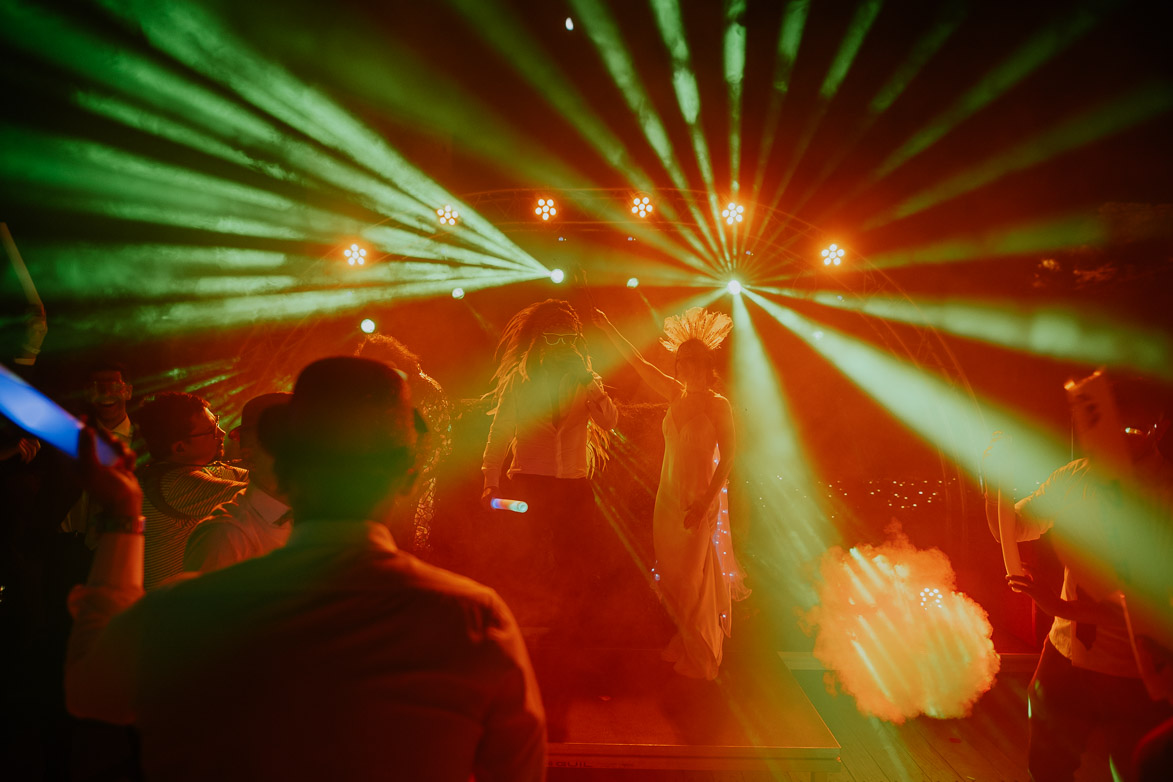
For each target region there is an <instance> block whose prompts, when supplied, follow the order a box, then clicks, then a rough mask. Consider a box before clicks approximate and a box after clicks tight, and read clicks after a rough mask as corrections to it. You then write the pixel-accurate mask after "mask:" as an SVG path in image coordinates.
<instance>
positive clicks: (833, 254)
mask: <svg viewBox="0 0 1173 782" xmlns="http://www.w3.org/2000/svg"><path fill="white" fill-rule="evenodd" d="M842 262H843V248H842V247H840V246H839V245H837V244H833V245H831V246H830V247H828V248H827V249H826V250H823V265H824V266H830V265H831V264H834V265H836V266H838V265H839V264H841V263H842Z"/></svg>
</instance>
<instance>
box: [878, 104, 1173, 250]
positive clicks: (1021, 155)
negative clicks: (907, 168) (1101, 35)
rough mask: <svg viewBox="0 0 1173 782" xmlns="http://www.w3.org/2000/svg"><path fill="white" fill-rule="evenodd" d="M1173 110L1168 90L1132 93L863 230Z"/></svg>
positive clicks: (965, 173) (982, 165)
mask: <svg viewBox="0 0 1173 782" xmlns="http://www.w3.org/2000/svg"><path fill="white" fill-rule="evenodd" d="M1170 108H1173V86H1171V85H1169V84H1168V83H1162V82H1156V83H1152V84H1146V85H1144V86H1141V87H1139V88H1137V89H1134V90H1132V91H1131V92H1129V93H1128V94H1126V95H1123V96H1120V97H1118V98H1115V99H1113V100H1111V101H1108V102H1106V103H1104V104H1101V105H1100V106H1097V107H1095V108H1093V109H1090V110H1088V111H1085V112H1083V113H1081V114H1079V115H1077V116H1075V117H1072V118H1070V119H1068V120H1065V121H1064V122H1062V123H1060V124H1059V125H1056V126H1055V127H1053V128H1051V129H1050V130H1048V131H1045V132H1043V133H1041V134H1039V135H1038V136H1035V137H1034V138H1031V139H1027V140H1026V141H1024V142H1022V143H1020V144H1017V145H1016V146H1014V147H1013V148H1011V149H1010V150H1008V151H1006V152H1003V153H1001V154H999V155H997V156H995V157H993V158H991V159H988V160H984V161H982V162H980V163H977V164H975V165H973V166H971V167H970V168H968V169H966V170H965V171H962V172H961V173H959V174H957V175H955V176H952V177H950V178H949V179H947V180H945V181H943V182H941V183H940V184H937V185H934V186H932V187H930V188H928V189H926V190H923V191H921V192H920V193H917V194H916V195H914V196H912V197H910V198H908V199H907V200H905V201H904V202H903V203H901V204H899V205H897V206H896V207H894V208H893V209H891V210H889V211H887V212H885V213H883V214H881V215H878V216H876V217H874V218H872V219H871V220H869V221H868V222H867V223H866V224H865V225H864V228H865V229H867V230H870V229H873V228H877V227H879V226H882V225H886V224H888V223H890V222H892V221H894V220H900V219H903V218H905V217H909V216H911V215H914V214H917V213H919V212H922V211H924V210H925V209H928V208H930V207H933V206H936V205H938V204H941V203H944V202H946V201H949V200H951V199H953V198H956V197H958V196H960V195H963V194H965V193H969V192H972V191H974V190H977V189H978V188H980V187H983V186H985V185H988V184H990V183H991V182H994V181H997V180H998V179H1000V178H1002V177H1004V176H1006V175H1007V174H1011V173H1014V172H1015V171H1022V170H1024V169H1027V168H1030V167H1031V166H1034V165H1037V164H1038V163H1041V162H1043V161H1046V160H1050V159H1052V158H1055V157H1057V156H1059V155H1061V154H1063V153H1065V152H1069V151H1071V150H1073V149H1078V148H1079V147H1082V146H1084V145H1086V144H1090V143H1092V142H1093V141H1096V140H1098V139H1101V138H1103V137H1105V136H1109V135H1111V134H1113V133H1119V132H1120V131H1123V130H1127V129H1128V128H1131V127H1132V126H1133V125H1137V124H1139V123H1141V122H1144V121H1145V120H1147V119H1150V118H1152V117H1155V116H1158V115H1160V114H1163V113H1165V112H1167V111H1168V110H1169V109H1170Z"/></svg>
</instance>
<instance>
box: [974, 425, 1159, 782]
mask: <svg viewBox="0 0 1173 782" xmlns="http://www.w3.org/2000/svg"><path fill="white" fill-rule="evenodd" d="M1145 429H1146V430H1147V427H1146V428H1145ZM1126 431H1128V432H1135V433H1139V432H1140V431H1141V427H1136V428H1133V427H1129V428H1128V429H1127V430H1126ZM1151 431H1152V432H1153V435H1152V436H1150V437H1149V438H1147V439H1146V438H1144V437H1143V436H1141V437H1140V438H1135V437H1133V438H1131V439H1133V440H1134V442H1133V443H1131V445H1133V454H1132V455H1133V458H1134V461H1133V464H1132V468H1133V470H1134V473H1135V477H1136V479H1137V481H1138V482H1139V485H1140V486H1142V487H1143V492H1144V493H1145V494H1147V495H1148V497H1149V501H1151V502H1153V503H1154V506H1153V507H1151V508H1150V510H1151V511H1152V512H1153V515H1152V518H1154V519H1161V518H1163V520H1164V524H1165V525H1168V524H1169V523H1170V522H1169V518H1170V515H1169V514H1170V508H1173V501H1171V500H1173V497H1171V495H1170V487H1173V463H1171V461H1170V459H1169V458H1168V457H1167V456H1166V454H1169V453H1173V449H1171V448H1170V446H1173V440H1170V439H1169V438H1168V436H1167V430H1165V429H1162V430H1160V431H1159V433H1157V431H1156V430H1155V429H1154V430H1151ZM1119 494H1120V488H1119V482H1118V481H1113V480H1109V479H1108V476H1107V475H1106V474H1105V473H1104V472H1102V471H1098V470H1097V468H1096V466H1095V464H1094V462H1090V461H1089V460H1088V459H1086V458H1085V459H1076V460H1074V461H1072V462H1070V463H1068V464H1066V465H1064V466H1063V467H1060V468H1059V469H1057V470H1055V471H1054V472H1052V473H1051V475H1050V477H1048V478H1047V480H1046V481H1045V482H1044V483H1043V484H1042V485H1041V486H1040V487H1039V488H1038V489H1037V490H1036V491H1035V492H1034V493H1032V494H1031V495H1030V496H1028V497H1025V498H1024V499H1022V500H1019V501H1018V502H1017V503H1016V504H1015V505H1014V507H1013V509H1010V508H1008V507H1003V509H1002V511H1001V513H1002V514H1004V515H1005V514H1011V513H1012V514H1013V518H1014V529H1015V537H1016V540H1018V541H1026V540H1036V539H1038V538H1039V537H1040V536H1041V535H1043V534H1046V533H1048V532H1051V531H1052V530H1053V531H1054V533H1053V534H1056V535H1057V536H1058V537H1059V540H1060V542H1061V543H1063V544H1064V545H1063V546H1062V547H1061V548H1060V550H1059V558H1060V560H1061V561H1062V562H1063V565H1064V573H1063V591H1062V595H1055V594H1054V592H1053V591H1052V590H1050V589H1049V588H1047V587H1045V586H1042V585H1041V584H1038V583H1036V582H1035V581H1034V579H1033V578H1032V577H1031V576H1029V575H1024V576H1017V575H1016V576H1009V577H1008V579H1007V580H1008V583H1009V584H1010V586H1011V588H1012V589H1014V590H1015V591H1019V592H1024V593H1026V594H1028V595H1029V596H1030V597H1031V598H1032V599H1033V600H1034V601H1035V602H1036V604H1038V606H1039V607H1040V608H1041V609H1042V610H1043V611H1044V612H1046V613H1047V614H1049V615H1051V616H1053V617H1055V620H1054V622H1053V623H1052V626H1051V631H1050V633H1049V634H1048V636H1047V640H1046V642H1045V644H1044V647H1043V652H1042V654H1041V655H1040V657H1039V663H1038V667H1037V669H1036V671H1035V674H1034V678H1033V679H1032V681H1031V683H1030V687H1029V689H1028V691H1027V696H1028V701H1029V703H1028V706H1029V709H1028V712H1029V714H1030V740H1029V749H1028V758H1027V763H1028V768H1029V770H1030V773H1031V778H1032V779H1033V780H1035V782H1070V780H1072V779H1073V778H1074V775H1075V772H1076V770H1077V769H1078V768H1079V766H1080V761H1081V756H1082V754H1083V751H1084V749H1085V748H1086V746H1087V744H1088V739H1089V736H1090V734H1091V732H1092V731H1093V730H1097V729H1099V730H1103V731H1105V732H1106V733H1107V737H1108V745H1109V755H1110V762H1111V764H1112V766H1113V768H1114V769H1115V778H1117V779H1123V780H1126V781H1127V780H1131V779H1134V778H1135V777H1134V775H1133V773H1132V771H1131V769H1130V768H1129V766H1130V763H1131V760H1132V752H1133V749H1134V747H1135V746H1136V744H1137V742H1138V741H1139V740H1140V738H1141V737H1142V736H1144V734H1145V732H1146V731H1147V730H1149V729H1150V728H1152V727H1153V726H1155V725H1157V724H1158V723H1160V722H1161V721H1162V720H1163V719H1166V718H1168V717H1169V716H1171V715H1173V709H1171V708H1170V706H1169V704H1168V703H1167V702H1164V701H1160V700H1156V699H1154V698H1153V697H1150V694H1149V692H1147V691H1146V686H1145V684H1144V682H1142V680H1141V672H1140V670H1139V668H1138V666H1137V660H1136V656H1135V654H1134V650H1133V648H1132V640H1131V639H1130V633H1129V630H1128V627H1127V624H1126V622H1125V618H1124V615H1123V612H1122V610H1121V607H1120V605H1119V603H1118V602H1116V598H1115V597H1113V596H1112V595H1110V594H1108V593H1107V591H1108V590H1111V589H1114V588H1115V586H1116V585H1112V586H1107V587H1106V586H1105V585H1104V584H1103V583H1101V582H1102V580H1103V576H1102V575H1097V576H1094V577H1093V576H1089V568H1088V564H1089V563H1095V565H1096V566H1097V567H1096V569H1102V570H1105V571H1112V570H1115V572H1116V574H1117V576H1119V574H1120V573H1125V572H1127V571H1128V569H1129V561H1130V560H1131V564H1132V566H1133V567H1135V566H1137V565H1141V564H1142V560H1143V557H1142V555H1141V554H1140V552H1139V551H1138V550H1136V546H1135V541H1132V543H1133V545H1131V546H1130V545H1128V544H1125V545H1123V546H1121V545H1120V544H1119V543H1118V542H1117V540H1118V539H1126V538H1129V537H1130V535H1131V534H1133V533H1134V531H1135V530H1130V529H1129V528H1130V527H1133V528H1135V527H1136V526H1137V525H1138V523H1139V520H1138V519H1136V518H1129V517H1128V516H1127V515H1126V514H1125V513H1123V511H1122V510H1121V508H1122V507H1123V506H1122V505H1121V504H1120V503H1119V500H1118V495H1119ZM997 495H998V492H997V486H996V484H995V485H994V486H990V485H989V484H987V494H986V516H987V520H988V522H989V524H990V531H991V532H992V533H993V534H994V537H995V538H1000V535H999V530H998V522H997V520H996V519H997V516H998V513H999V511H998V507H997V501H996V498H997ZM1069 526H1070V527H1076V526H1079V527H1082V528H1083V531H1084V534H1085V535H1089V534H1090V535H1093V536H1095V537H1100V536H1101V535H1102V536H1103V537H1102V539H1101V540H1098V541H1097V542H1096V544H1094V547H1092V546H1089V544H1088V542H1086V541H1085V543H1084V544H1083V545H1082V546H1081V547H1080V548H1083V549H1084V550H1083V551H1078V550H1077V549H1076V548H1073V547H1072V543H1073V537H1074V536H1073V535H1072V534H1071V531H1070V530H1068V529H1066V528H1065V527H1069ZM1114 528H1115V529H1114ZM1151 531H1152V530H1150V532H1151ZM1142 537H1144V535H1142ZM1165 538H1166V540H1167V538H1168V536H1167V535H1166V536H1165ZM1089 540H1090V538H1089ZM1153 540H1156V541H1159V540H1160V536H1158V537H1157V538H1150V540H1149V541H1148V542H1149V545H1151V544H1152V541H1153ZM1165 566H1167V561H1166V564H1163V565H1162V567H1165ZM1103 771H1104V778H1107V771H1108V770H1107V769H1104V770H1103Z"/></svg>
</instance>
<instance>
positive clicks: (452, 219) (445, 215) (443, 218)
mask: <svg viewBox="0 0 1173 782" xmlns="http://www.w3.org/2000/svg"><path fill="white" fill-rule="evenodd" d="M436 215H437V216H439V218H440V225H456V221H457V220H459V219H460V212H457V211H456V210H455V209H453V208H452V207H451V206H449V205H445V206H444V208H443V209H437V210H436Z"/></svg>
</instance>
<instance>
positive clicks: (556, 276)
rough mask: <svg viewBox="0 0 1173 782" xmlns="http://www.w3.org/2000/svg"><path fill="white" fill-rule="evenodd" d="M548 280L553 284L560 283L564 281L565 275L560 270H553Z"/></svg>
mask: <svg viewBox="0 0 1173 782" xmlns="http://www.w3.org/2000/svg"><path fill="white" fill-rule="evenodd" d="M550 279H551V280H553V281H554V282H562V281H563V280H564V279H566V275H565V274H563V273H562V270H561V269H555V270H554V271H552V272H550Z"/></svg>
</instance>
